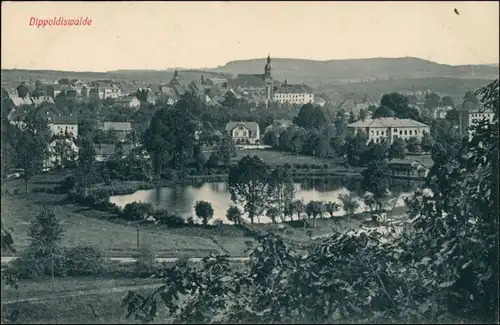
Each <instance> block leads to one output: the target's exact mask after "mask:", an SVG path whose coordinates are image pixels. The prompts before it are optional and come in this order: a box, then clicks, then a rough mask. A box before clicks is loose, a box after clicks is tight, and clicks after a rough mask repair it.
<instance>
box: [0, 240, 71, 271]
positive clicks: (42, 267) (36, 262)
mask: <svg viewBox="0 0 500 325" xmlns="http://www.w3.org/2000/svg"><path fill="white" fill-rule="evenodd" d="M65 264H66V259H65V256H64V254H63V253H62V252H60V251H56V252H55V253H54V255H53V257H48V258H47V257H40V256H39V254H37V251H36V250H35V249H32V248H29V247H28V248H27V249H25V250H24V251H22V252H21V254H20V256H19V257H18V258H16V259H15V260H14V261H13V262H12V264H11V265H10V266H9V267H8V269H7V273H10V274H16V276H17V277H18V278H20V279H30V278H36V277H41V276H44V275H51V274H52V266H53V267H54V275H55V276H65V275H66V267H65Z"/></svg>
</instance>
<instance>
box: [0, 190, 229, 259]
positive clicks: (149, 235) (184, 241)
mask: <svg viewBox="0 0 500 325" xmlns="http://www.w3.org/2000/svg"><path fill="white" fill-rule="evenodd" d="M64 197H65V195H60V194H48V193H29V194H28V195H18V196H10V197H2V202H1V203H2V224H3V226H4V227H5V228H6V229H10V228H12V229H13V231H12V232H13V237H14V238H13V239H14V243H15V247H16V248H17V249H21V248H22V247H26V246H27V245H28V243H29V238H28V236H27V231H28V228H29V225H30V221H31V220H32V218H33V217H34V216H35V215H36V214H38V213H39V212H40V210H41V208H42V206H43V205H47V206H49V207H50V208H52V209H53V211H54V213H55V214H56V217H57V218H58V219H59V220H60V221H61V223H62V225H63V227H64V230H65V233H64V238H63V240H62V246H64V247H74V246H76V245H90V246H94V247H98V248H100V249H102V250H103V251H104V253H105V254H107V255H112V256H127V255H130V254H131V252H132V254H133V253H135V251H136V247H137V230H136V228H135V227H134V226H132V225H126V224H120V223H115V222H110V221H108V220H105V219H106V218H108V217H109V216H110V215H109V214H108V213H106V212H101V211H96V210H92V209H89V208H84V207H81V206H78V205H74V204H62V203H61V201H62V200H63V199H64ZM139 241H140V243H146V244H148V245H150V246H151V248H152V249H153V251H154V252H156V253H157V255H159V256H162V257H180V256H191V257H199V256H205V255H207V254H209V253H210V252H221V251H222V250H221V248H220V247H219V246H217V244H215V243H214V242H213V240H211V239H210V238H206V237H201V236H186V235H185V234H176V233H175V232H173V231H171V230H170V229H168V230H165V229H162V230H161V231H160V230H157V229H149V228H145V229H141V230H140V232H139Z"/></svg>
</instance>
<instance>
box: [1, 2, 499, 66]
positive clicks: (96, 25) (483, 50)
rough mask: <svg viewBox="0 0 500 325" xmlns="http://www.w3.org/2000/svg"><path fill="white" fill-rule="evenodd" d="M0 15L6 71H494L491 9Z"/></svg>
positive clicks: (155, 8)
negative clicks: (365, 64) (397, 66)
mask: <svg viewBox="0 0 500 325" xmlns="http://www.w3.org/2000/svg"><path fill="white" fill-rule="evenodd" d="M455 8H456V9H457V10H458V12H459V15H457V14H456V13H455V12H454V9H455ZM1 13H2V44H1V45H2V53H1V54H2V68H5V69H6V68H18V69H57V70H72V71H109V70H116V69H167V68H172V67H185V68H197V67H216V66H219V65H224V64H225V63H226V62H227V61H231V60H238V59H248V58H261V57H265V56H267V54H268V53H270V54H271V56H272V57H280V58H303V59H315V60H329V59H346V58H372V57H405V56H413V57H420V58H422V59H428V60H432V61H436V62H439V63H446V64H481V63H498V62H499V54H498V52H499V4H498V2H497V1H491V2H399V3H397V2H345V3H342V2H231V1H223V2H206V3H203V2H188V3H186V2H184V3H182V2H145V1H140V2H87V3H84V2H76V3H75V2H73V3H71V2H54V3H49V2H20V3H13V2H2V10H1ZM31 17H35V18H38V19H49V18H53V17H63V18H66V19H74V18H79V17H84V18H85V17H88V18H90V19H92V25H91V26H90V27H89V26H72V27H68V26H54V27H45V28H37V27H36V26H30V25H29V24H30V19H31Z"/></svg>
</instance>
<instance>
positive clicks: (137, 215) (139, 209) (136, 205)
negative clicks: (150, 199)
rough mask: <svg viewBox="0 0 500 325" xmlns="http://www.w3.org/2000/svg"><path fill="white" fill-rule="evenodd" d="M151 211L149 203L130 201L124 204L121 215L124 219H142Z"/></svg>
mask: <svg viewBox="0 0 500 325" xmlns="http://www.w3.org/2000/svg"><path fill="white" fill-rule="evenodd" d="M152 211H153V206H152V205H151V203H145V202H132V203H129V204H127V205H126V206H125V208H124V209H123V213H122V215H123V218H124V219H126V220H130V221H137V220H142V219H144V217H145V216H147V215H148V214H151V212H152Z"/></svg>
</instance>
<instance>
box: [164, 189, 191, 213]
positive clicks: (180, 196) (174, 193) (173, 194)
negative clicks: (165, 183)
mask: <svg viewBox="0 0 500 325" xmlns="http://www.w3.org/2000/svg"><path fill="white" fill-rule="evenodd" d="M170 189H171V191H170V193H169V194H170V195H169V198H168V202H169V205H170V206H172V207H173V208H175V209H178V208H181V209H183V210H184V209H185V206H186V204H189V203H190V200H189V199H188V197H187V196H188V195H187V194H188V191H187V186H184V185H180V184H177V185H174V186H172V187H171V188H170Z"/></svg>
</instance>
